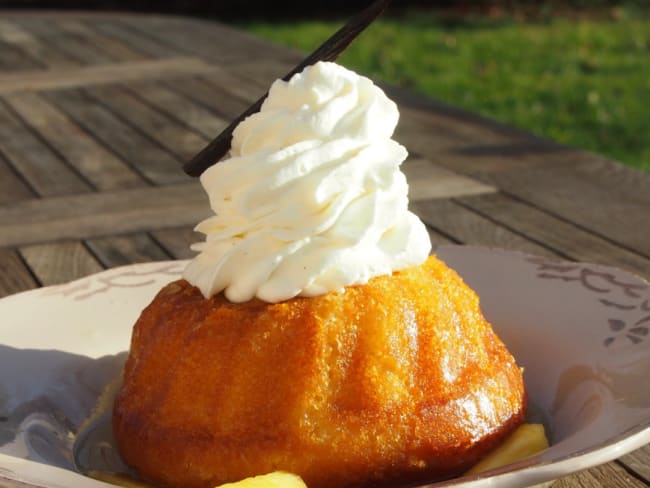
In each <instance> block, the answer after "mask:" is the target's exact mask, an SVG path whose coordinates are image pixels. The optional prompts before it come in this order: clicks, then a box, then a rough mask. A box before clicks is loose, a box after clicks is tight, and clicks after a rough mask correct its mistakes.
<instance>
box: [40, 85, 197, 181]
mask: <svg viewBox="0 0 650 488" xmlns="http://www.w3.org/2000/svg"><path fill="white" fill-rule="evenodd" d="M46 97H47V100H48V101H51V102H52V103H53V104H54V105H56V106H57V107H59V108H60V109H61V110H63V111H64V112H65V113H66V114H67V115H68V116H69V117H70V118H72V119H73V120H74V121H75V122H76V123H77V124H78V125H80V126H81V127H83V128H84V130H86V131H87V132H88V133H90V134H92V136H93V137H94V138H96V139H97V140H98V141H100V142H101V143H102V144H103V145H104V146H105V147H107V148H110V149H111V150H112V151H114V152H115V153H116V154H117V155H118V156H120V158H121V159H122V160H124V161H126V162H128V163H129V164H130V165H131V167H132V168H133V169H135V170H136V171H137V172H138V173H139V174H140V175H142V176H143V177H144V178H145V179H146V180H147V181H149V182H151V183H153V184H157V185H165V184H171V183H178V182H182V181H187V180H188V178H187V176H186V175H185V174H184V173H183V171H182V169H181V161H180V160H179V159H177V158H176V157H174V156H173V155H172V154H170V153H169V152H168V151H166V150H165V149H163V148H161V147H160V145H159V144H157V143H156V142H154V141H152V140H151V139H150V138H148V137H146V136H145V135H143V134H142V133H141V132H140V131H139V130H138V128H137V127H134V126H132V125H130V124H128V123H127V122H126V121H125V120H124V119H122V118H121V117H120V116H118V115H117V114H115V113H114V112H112V111H111V110H109V109H108V108H107V107H106V106H105V105H104V104H103V103H101V102H100V101H98V100H97V99H95V98H93V97H91V96H89V95H88V94H87V93H86V92H84V91H82V90H77V89H73V90H61V91H55V92H49V93H47V94H46Z"/></svg>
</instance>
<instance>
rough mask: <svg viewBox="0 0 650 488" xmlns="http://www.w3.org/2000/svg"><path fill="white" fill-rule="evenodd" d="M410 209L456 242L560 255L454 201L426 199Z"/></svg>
mask: <svg viewBox="0 0 650 488" xmlns="http://www.w3.org/2000/svg"><path fill="white" fill-rule="evenodd" d="M411 208H412V209H413V211H414V212H415V213H416V214H417V215H419V216H420V218H421V219H422V220H423V221H424V222H425V223H426V224H427V225H429V226H431V227H432V228H433V229H434V230H436V231H437V232H439V233H441V234H442V235H444V236H446V237H448V238H450V239H452V240H454V241H456V242H460V243H463V244H475V245H481V246H487V247H498V248H503V249H512V250H519V251H526V252H530V253H532V254H537V255H541V256H552V257H557V256H558V254H557V253H555V252H553V251H551V250H550V249H548V248H546V247H545V246H542V245H540V244H537V243H535V242H533V241H531V240H528V239H526V238H525V237H524V236H522V235H520V234H517V233H515V232H513V231H511V230H509V229H507V228H506V227H503V226H500V225H495V223H494V222H492V221H491V220H489V219H487V218H485V217H483V216H481V215H479V214H476V213H474V212H472V211H470V210H468V209H466V208H464V207H462V206H461V205H458V204H457V203H454V202H453V201H449V200H444V199H439V200H423V201H418V202H411Z"/></svg>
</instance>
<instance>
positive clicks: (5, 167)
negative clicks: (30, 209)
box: [0, 149, 36, 205]
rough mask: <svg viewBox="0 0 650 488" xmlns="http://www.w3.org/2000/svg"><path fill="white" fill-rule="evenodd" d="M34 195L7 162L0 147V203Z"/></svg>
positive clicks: (3, 203)
mask: <svg viewBox="0 0 650 488" xmlns="http://www.w3.org/2000/svg"><path fill="white" fill-rule="evenodd" d="M34 196H36V194H35V193H34V191H32V189H31V188H30V187H29V186H28V185H27V184H26V183H25V181H24V180H23V179H22V177H21V176H20V174H19V173H17V172H16V171H15V170H14V169H13V168H12V167H11V166H10V165H9V164H8V163H7V161H6V160H5V158H4V157H3V156H2V153H1V149H0V205H5V204H8V203H12V202H18V201H20V200H27V199H29V198H33V197H34Z"/></svg>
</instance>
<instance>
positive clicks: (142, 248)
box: [86, 233, 170, 268]
mask: <svg viewBox="0 0 650 488" xmlns="http://www.w3.org/2000/svg"><path fill="white" fill-rule="evenodd" d="M86 245H87V246H88V248H89V249H90V250H91V251H92V253H93V254H94V255H95V257H96V258H97V259H99V261H100V262H101V264H102V266H104V267H105V268H113V267H115V266H124V265H127V264H132V263H143V262H148V261H165V260H168V259H169V258H170V255H169V254H167V253H166V252H165V251H164V250H163V249H162V248H161V247H160V246H159V245H158V243H157V242H156V241H154V240H153V239H151V237H149V235H147V234H146V233H137V234H129V235H120V236H108V237H99V238H95V239H88V240H87V241H86Z"/></svg>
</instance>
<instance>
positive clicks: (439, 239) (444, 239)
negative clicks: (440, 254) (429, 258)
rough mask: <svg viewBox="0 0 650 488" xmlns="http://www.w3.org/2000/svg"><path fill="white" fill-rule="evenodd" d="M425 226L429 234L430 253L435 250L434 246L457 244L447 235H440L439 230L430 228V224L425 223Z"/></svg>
mask: <svg viewBox="0 0 650 488" xmlns="http://www.w3.org/2000/svg"><path fill="white" fill-rule="evenodd" d="M426 227H427V233H428V234H429V239H430V240H431V252H432V253H435V252H436V248H438V246H442V245H445V244H457V242H456V241H454V240H453V239H450V238H449V237H448V236H445V235H442V234H441V233H440V232H438V231H437V230H435V229H433V228H431V227H430V226H428V225H427V226H426Z"/></svg>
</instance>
